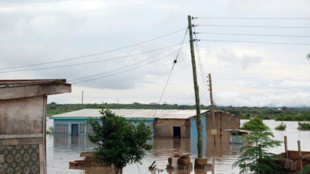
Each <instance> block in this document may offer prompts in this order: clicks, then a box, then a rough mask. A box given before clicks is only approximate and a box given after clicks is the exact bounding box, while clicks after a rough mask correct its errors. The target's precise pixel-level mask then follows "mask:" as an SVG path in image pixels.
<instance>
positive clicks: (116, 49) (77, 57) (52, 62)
mask: <svg viewBox="0 0 310 174" xmlns="http://www.w3.org/2000/svg"><path fill="white" fill-rule="evenodd" d="M184 29H186V28H182V29H179V30H176V31H174V32H171V33H168V34H165V35H161V36H158V37H155V38H153V39H150V40H146V41H143V42H138V43H135V44H132V45H127V46H123V47H120V48H115V49H111V50H107V51H102V52H98V53H93V54H87V55H82V56H76V57H71V58H67V59H63V60H56V61H49V62H44V63H35V64H28V65H22V66H15V67H6V68H0V70H5V69H16V68H24V67H29V66H39V65H46V64H54V63H59V62H67V61H71V60H77V59H82V58H86V57H92V56H98V55H101V54H107V53H111V52H115V51H118V50H122V49H126V48H130V47H135V46H138V45H141V44H145V43H148V42H152V41H154V40H157V39H161V38H165V37H168V36H170V35H173V34H175V33H178V32H180V31H184Z"/></svg>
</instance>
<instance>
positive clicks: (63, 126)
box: [55, 124, 68, 134]
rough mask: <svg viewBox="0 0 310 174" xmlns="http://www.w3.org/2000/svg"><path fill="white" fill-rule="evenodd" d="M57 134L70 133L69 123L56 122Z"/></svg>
mask: <svg viewBox="0 0 310 174" xmlns="http://www.w3.org/2000/svg"><path fill="white" fill-rule="evenodd" d="M55 133H56V134H68V124H55Z"/></svg>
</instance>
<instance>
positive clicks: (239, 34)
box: [194, 32, 310, 37]
mask: <svg viewBox="0 0 310 174" xmlns="http://www.w3.org/2000/svg"><path fill="white" fill-rule="evenodd" d="M194 34H212V35H232V36H234V35H236V36H268V37H310V36H302V35H270V34H241V33H213V32H195V33H194Z"/></svg>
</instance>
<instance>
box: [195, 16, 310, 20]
mask: <svg viewBox="0 0 310 174" xmlns="http://www.w3.org/2000/svg"><path fill="white" fill-rule="evenodd" d="M193 19H232V20H235V19H254V20H310V18H272V17H271V18H267V17H266V18H263V17H239V18H238V17H236V18H232V17H193Z"/></svg>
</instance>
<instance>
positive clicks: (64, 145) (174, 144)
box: [47, 120, 310, 174]
mask: <svg viewBox="0 0 310 174" xmlns="http://www.w3.org/2000/svg"><path fill="white" fill-rule="evenodd" d="M243 122H245V120H242V121H241V123H243ZM264 123H265V124H267V125H268V126H269V127H270V128H271V129H272V131H273V133H274V135H275V139H277V140H283V137H284V136H285V135H286V136H287V137H288V149H290V150H297V140H300V141H301V148H302V150H304V151H310V131H299V130H297V127H298V123H297V122H284V123H285V124H286V125H287V128H286V130H285V131H276V130H274V128H275V127H276V126H277V125H278V124H280V122H276V121H273V120H265V121H264ZM204 143H205V145H204V154H205V156H206V157H207V158H208V163H209V164H213V166H214V173H216V174H218V173H219V174H221V173H223V174H227V173H238V169H237V168H235V169H234V168H232V164H233V163H234V162H235V161H236V159H237V158H238V156H239V148H240V145H230V144H229V140H222V141H219V140H217V144H216V146H214V144H213V138H207V140H205V142H204ZM152 144H153V149H152V150H151V151H150V152H147V155H146V157H145V158H143V160H142V165H140V164H132V165H129V166H127V167H126V168H124V172H123V173H124V174H140V173H141V174H151V172H150V171H148V166H150V165H151V164H152V163H153V161H156V167H157V168H158V169H164V170H163V171H162V172H160V173H162V174H168V172H167V171H166V169H165V168H166V165H167V163H168V160H167V159H168V157H169V156H171V155H172V154H174V153H182V154H185V153H190V154H191V161H192V162H193V161H194V158H196V157H197V147H196V145H197V140H196V139H191V140H190V139H170V138H169V139H167V138H165V139H163V138H155V139H153V140H152ZM94 148H95V146H94V145H93V144H92V143H91V142H90V141H88V139H87V137H86V136H53V135H48V136H47V171H48V173H51V174H54V173H55V174H69V173H70V174H71V173H72V174H95V173H111V171H108V170H107V169H101V168H88V169H85V170H79V169H69V161H74V160H77V159H81V158H80V153H81V152H85V151H93V149H94ZM271 151H272V152H274V153H280V152H283V151H284V146H283V145H282V146H280V147H278V148H275V149H271ZM194 173H196V174H198V173H213V172H212V168H209V169H208V171H206V172H201V171H196V172H195V171H173V172H171V173H169V174H194Z"/></svg>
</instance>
